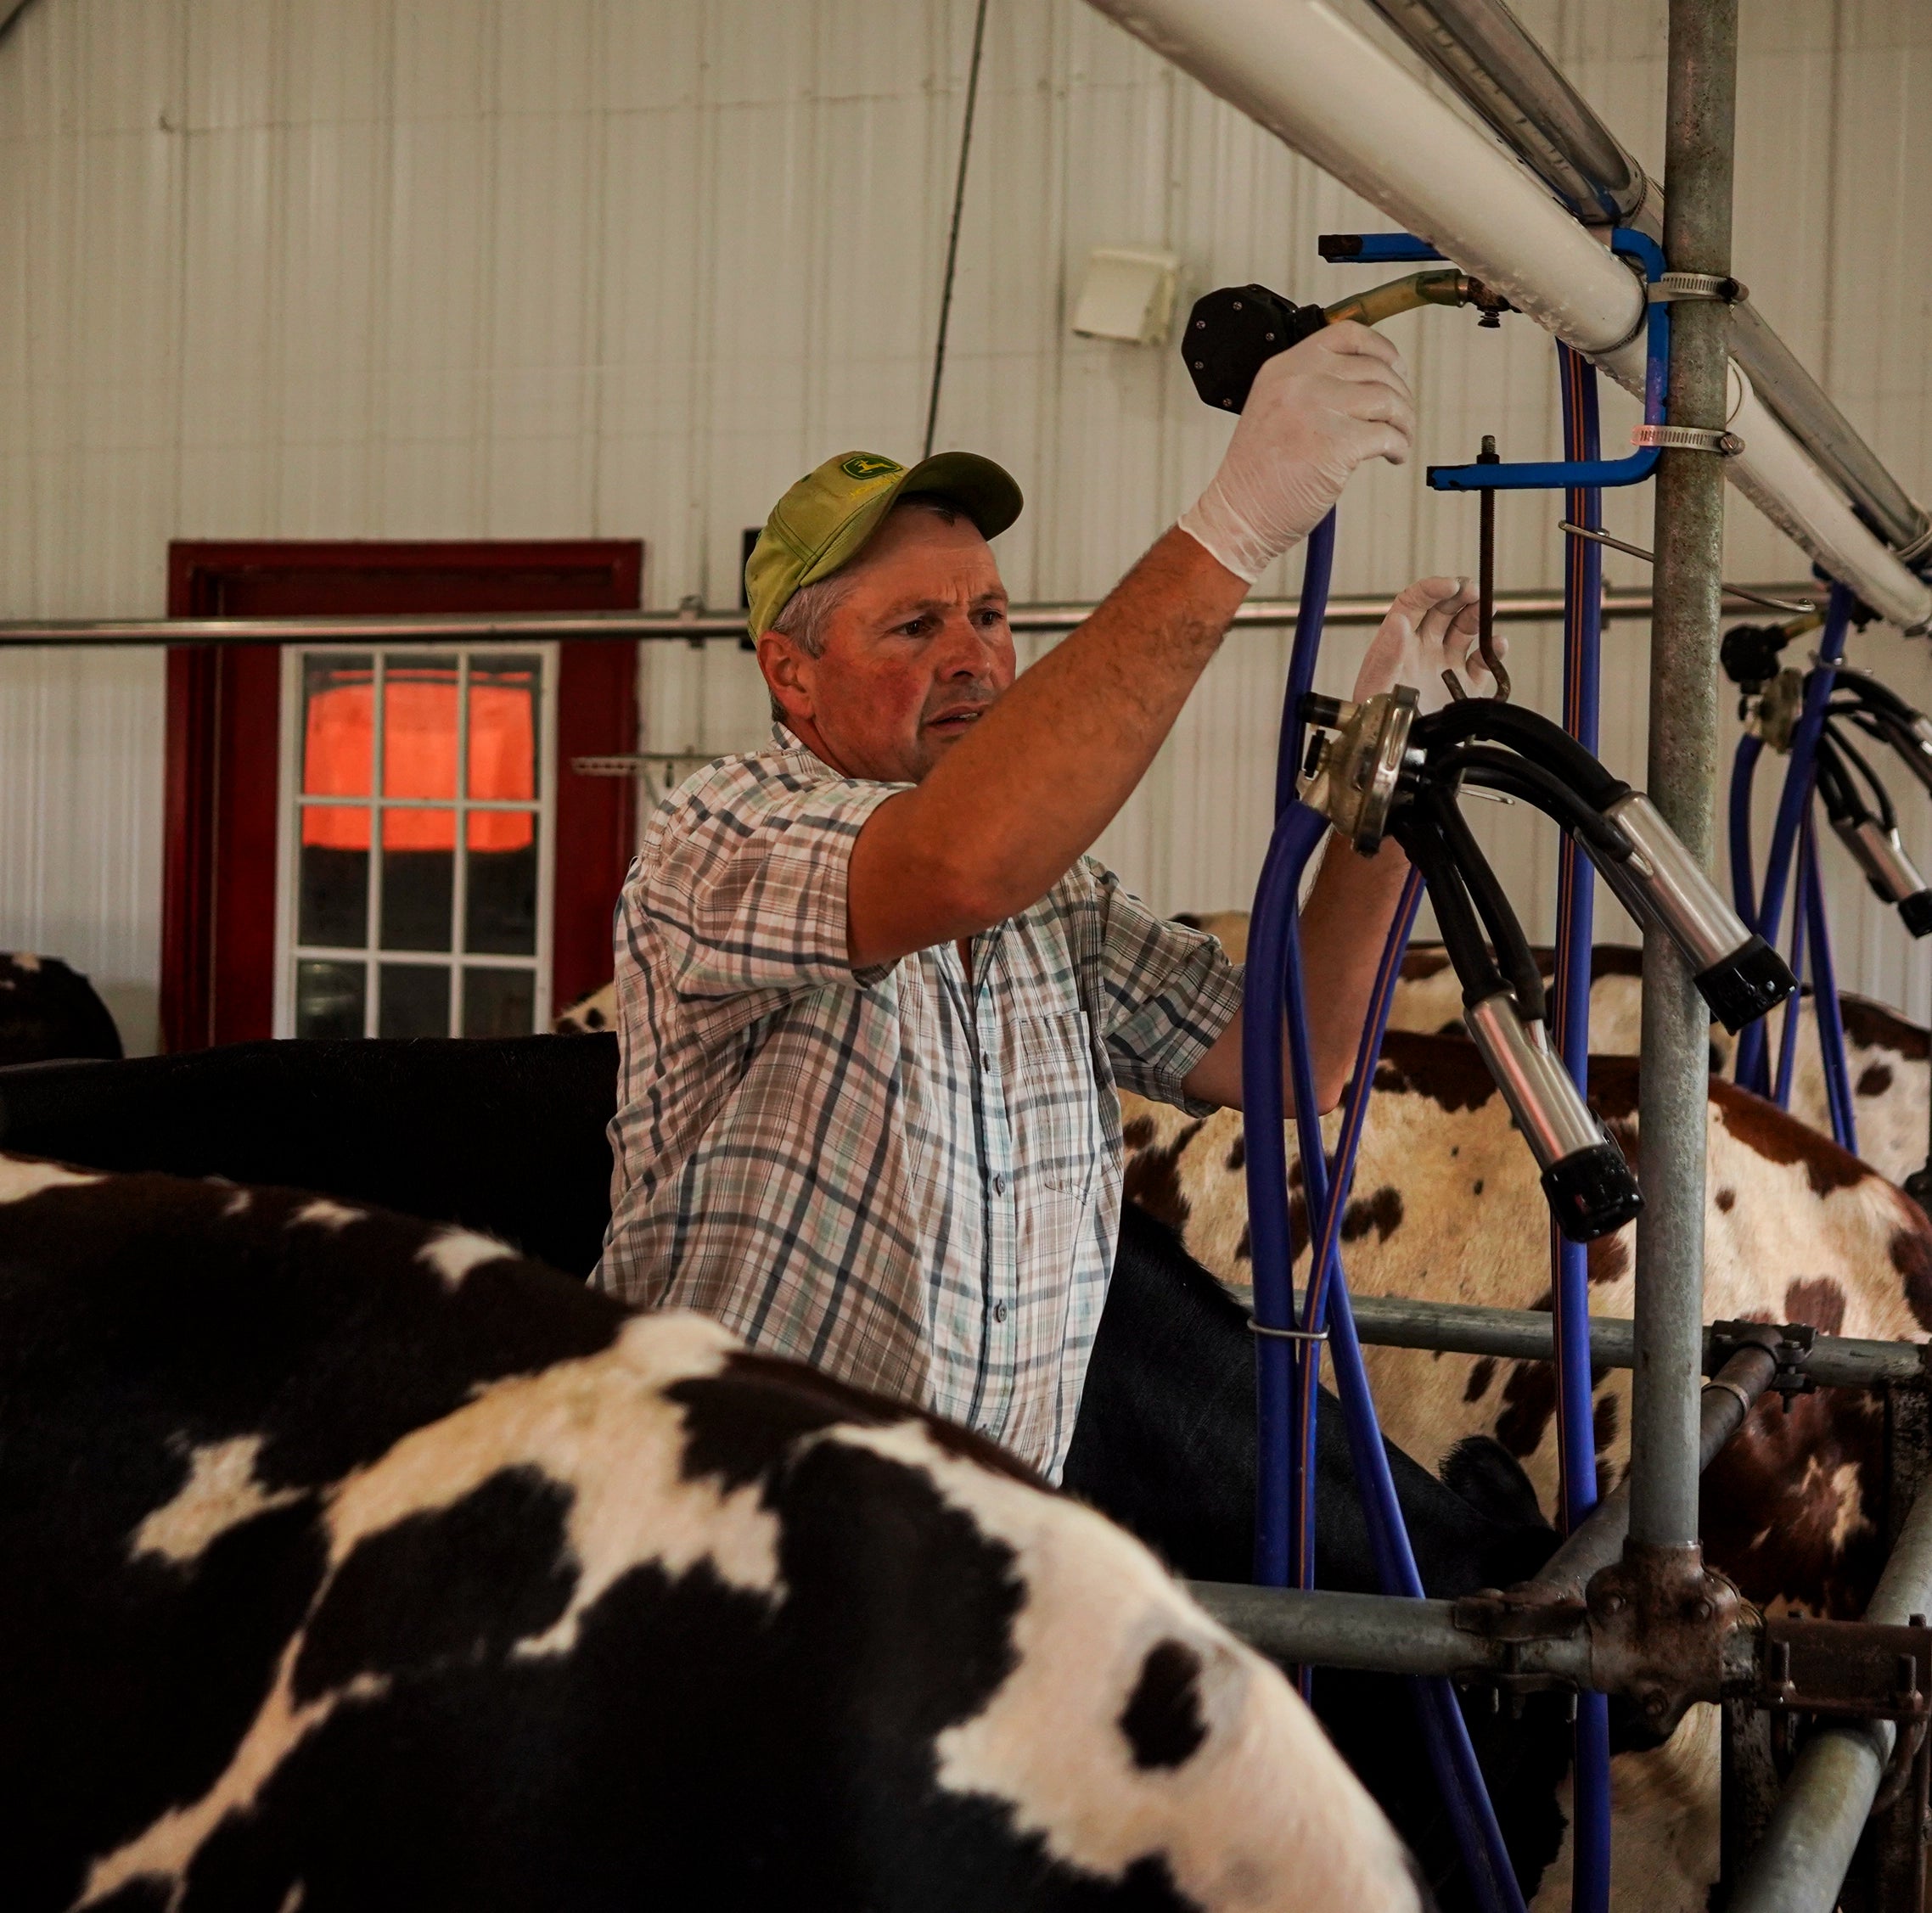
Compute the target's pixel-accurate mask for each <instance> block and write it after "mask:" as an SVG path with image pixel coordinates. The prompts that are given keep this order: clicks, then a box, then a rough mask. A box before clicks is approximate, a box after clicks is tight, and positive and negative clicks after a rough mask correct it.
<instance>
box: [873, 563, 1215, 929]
mask: <svg viewBox="0 0 1932 1913" xmlns="http://www.w3.org/2000/svg"><path fill="white" fill-rule="evenodd" d="M1246 591H1247V586H1245V585H1244V583H1243V581H1241V580H1240V579H1239V578H1237V577H1236V576H1235V575H1233V573H1232V572H1231V571H1229V570H1228V569H1227V568H1226V567H1225V566H1224V565H1222V564H1219V563H1218V562H1217V561H1216V559H1215V558H1212V557H1210V555H1209V553H1207V552H1206V551H1205V550H1204V549H1203V548H1202V547H1200V546H1199V544H1197V543H1196V542H1195V541H1194V540H1193V539H1192V538H1191V537H1189V536H1188V534H1187V533H1186V532H1184V531H1180V530H1172V531H1170V532H1168V533H1167V534H1166V536H1165V537H1163V538H1162V539H1160V541H1159V542H1158V543H1156V544H1155V545H1154V547H1153V549H1152V550H1150V551H1149V553H1148V554H1147V555H1146V557H1144V558H1142V560H1141V561H1140V563H1139V564H1137V565H1136V566H1135V567H1134V569H1132V571H1131V572H1129V573H1128V574H1127V575H1126V578H1124V579H1123V580H1122V581H1120V584H1119V585H1118V586H1115V589H1114V591H1113V592H1111V593H1110V594H1109V597H1107V598H1106V599H1105V601H1104V603H1102V604H1101V605H1100V606H1099V608H1098V609H1097V610H1096V611H1095V612H1094V614H1093V615H1092V617H1091V618H1089V619H1088V620H1087V621H1086V623H1085V624H1083V625H1081V626H1080V627H1079V629H1078V630H1076V631H1074V632H1073V633H1072V634H1071V635H1070V636H1069V637H1067V638H1066V639H1065V640H1064V642H1062V643H1061V644H1059V646H1058V647H1057V648H1055V649H1054V650H1053V651H1052V652H1050V653H1048V654H1047V656H1046V657H1044V658H1042V659H1041V660H1040V662H1039V663H1038V664H1036V665H1034V666H1033V668H1032V669H1031V670H1029V671H1026V672H1025V673H1024V674H1023V675H1022V676H1020V677H1019V679H1018V680H1017V681H1016V682H1015V683H1014V687H1013V688H1012V689H1011V690H1010V691H1008V693H1007V694H1006V695H1005V696H1004V697H1003V698H1001V699H1000V700H999V702H998V703H997V704H996V705H995V706H994V707H993V708H992V709H991V710H989V711H988V712H987V713H986V715H985V716H984V717H982V718H981V719H980V721H979V722H978V723H977V724H976V725H975V726H974V727H973V729H972V731H971V732H969V734H968V735H967V736H966V737H964V738H962V739H961V740H960V741H959V743H958V744H956V745H955V746H954V747H953V748H952V750H951V751H949V752H948V753H947V754H946V756H945V757H944V758H943V759H941V761H940V762H939V763H938V764H937V765H935V766H934V768H933V771H932V772H931V774H930V775H929V777H927V778H926V780H925V782H924V783H922V784H921V785H920V786H919V787H918V788H917V789H916V790H912V791H908V792H907V793H906V794H904V795H903V796H901V797H897V798H895V799H892V800H891V801H890V802H889V803H887V804H884V805H880V807H879V810H878V811H875V812H874V813H873V816H872V817H871V818H870V819H869V820H868V822H867V824H866V826H865V828H864V829H863V830H862V832H861V833H860V836H859V839H858V842H857V843H856V844H855V845H854V847H853V851H852V866H851V880H852V885H853V890H854V904H853V908H852V912H851V915H852V944H853V947H852V951H851V956H852V960H853V962H856V963H875V962H888V961H890V960H891V959H892V958H894V957H896V956H903V955H905V954H906V953H907V951H913V950H921V949H924V948H926V947H928V946H929V945H932V944H935V943H939V942H943V941H947V940H951V939H953V938H956V937H962V936H969V935H973V934H976V933H977V932H979V931H980V930H983V929H985V928H988V927H989V926H990V925H991V924H993V923H998V922H1000V921H1001V920H1002V919H1003V918H1004V917H1009V916H1012V915H1014V913H1016V912H1019V911H1021V910H1024V909H1025V908H1027V907H1028V906H1030V905H1031V904H1033V903H1035V902H1036V901H1037V900H1039V899H1040V898H1041V897H1042V896H1044V895H1046V893H1047V891H1048V890H1049V889H1052V888H1053V885H1054V884H1056V883H1058V882H1059V879H1060V878H1061V877H1062V876H1064V874H1065V872H1067V870H1068V869H1069V868H1070V867H1071V866H1072V864H1073V862H1074V861H1075V859H1076V858H1077V857H1078V856H1080V855H1081V852H1082V851H1084V850H1087V848H1088V846H1089V845H1090V844H1092V842H1093V840H1094V839H1096V838H1097V837H1098V836H1099V834H1100V833H1101V832H1102V831H1103V830H1104V829H1105V828H1106V827H1107V825H1108V824H1109V822H1112V821H1113V819H1114V817H1115V816H1116V815H1117V814H1118V812H1119V811H1120V807H1121V805H1124V804H1125V803H1126V800H1127V799H1128V798H1129V797H1130V796H1131V795H1132V794H1133V790H1134V787H1135V786H1136V785H1137V783H1139V782H1140V780H1141V778H1142V777H1143V775H1145V773H1146V771H1147V767H1148V766H1149V764H1150V763H1151V762H1152V761H1153V760H1154V754H1155V752H1156V751H1158V750H1159V749H1160V745H1161V743H1162V742H1163V741H1164V740H1165V738H1166V736H1167V733H1168V732H1169V731H1171V729H1172V728H1173V725H1174V720H1175V719H1176V717H1177V716H1178V715H1179V714H1180V710H1181V707H1182V704H1185V703H1186V701H1187V698H1188V693H1189V692H1190V691H1192V690H1193V687H1194V686H1195V684H1196V683H1197V682H1199V678H1200V675H1201V673H1202V671H1203V670H1205V669H1206V668H1207V665H1208V662H1209V660H1210V659H1211V658H1212V657H1213V656H1214V654H1215V652H1216V649H1217V648H1219V646H1220V643H1221V641H1222V637H1223V636H1224V635H1225V634H1226V632H1227V626H1228V622H1229V620H1231V619H1232V618H1233V614H1234V611H1235V609H1236V607H1237V606H1238V604H1239V603H1240V602H1241V600H1242V598H1243V597H1244V595H1245V593H1246Z"/></svg>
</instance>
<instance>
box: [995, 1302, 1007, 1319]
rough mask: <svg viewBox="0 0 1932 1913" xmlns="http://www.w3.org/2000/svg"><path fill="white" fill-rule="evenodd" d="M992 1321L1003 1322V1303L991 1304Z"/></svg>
mask: <svg viewBox="0 0 1932 1913" xmlns="http://www.w3.org/2000/svg"><path fill="white" fill-rule="evenodd" d="M993 1320H994V1321H1005V1320H1006V1304H1005V1303H1003V1302H996V1303H994V1304H993Z"/></svg>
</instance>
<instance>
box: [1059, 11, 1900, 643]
mask: <svg viewBox="0 0 1932 1913" xmlns="http://www.w3.org/2000/svg"><path fill="white" fill-rule="evenodd" d="M1091 3H1092V5H1093V6H1095V7H1096V8H1098V10H1099V11H1101V12H1103V13H1104V14H1108V15H1109V17H1110V18H1111V19H1113V20H1116V21H1118V22H1119V24H1120V25H1121V26H1123V27H1124V28H1126V31H1129V32H1130V33H1132V34H1133V35H1135V36H1137V38H1139V39H1141V40H1143V41H1145V42H1147V43H1148V44H1149V46H1151V47H1152V48H1154V50H1155V51H1156V52H1157V53H1160V54H1161V55H1163V56H1164V57H1165V58H1166V59H1170V60H1172V61H1173V62H1174V63H1175V64H1176V65H1178V66H1180V67H1182V69H1184V70H1186V71H1188V73H1191V74H1192V75H1193V76H1194V77H1195V78H1196V79H1198V80H1199V81H1201V82H1202V84H1203V85H1205V87H1208V88H1209V89H1210V91H1211V92H1213V93H1216V94H1218V95H1219V96H1220V97H1221V98H1223V99H1225V100H1227V101H1228V102H1229V103H1230V104H1232V105H1233V106H1234V107H1236V108H1237V109H1239V110H1240V111H1242V112H1244V113H1245V114H1247V115H1248V116H1249V117H1250V119H1253V120H1255V121H1257V122H1258V123H1259V124H1260V125H1261V126H1265V127H1266V128H1267V129H1268V130H1269V131H1270V132H1273V133H1275V134H1276V135H1277V136H1278V137H1280V138H1281V139H1283V141H1285V142H1286V143H1288V144H1289V145H1290V146H1292V147H1294V148H1295V149H1296V150H1297V151H1299V152H1300V153H1303V154H1306V155H1307V157H1308V158H1310V159H1311V160H1314V161H1315V162H1316V163H1317V165H1320V166H1322V167H1323V169H1324V170H1325V171H1328V172H1329V173H1331V174H1333V175H1334V177H1336V178H1337V179H1339V181H1341V182H1342V183H1343V184H1344V185H1345V186H1347V187H1349V188H1351V189H1352V190H1353V191H1355V192H1356V193H1357V194H1360V195H1361V196H1362V198H1364V199H1367V200H1368V202H1369V203H1370V204H1371V205H1374V206H1376V207H1377V208H1379V210H1380V211H1381V212H1382V213H1384V215H1385V216H1387V217H1388V218H1389V219H1390V220H1391V221H1392V222H1395V224H1396V226H1397V227H1400V228H1401V230H1402V231H1403V232H1406V233H1412V234H1414V235H1415V236H1416V237H1418V238H1421V239H1424V240H1425V241H1426V242H1427V243H1428V244H1430V245H1431V246H1433V247H1435V250H1437V251H1438V252H1440V253H1441V255H1443V256H1444V258H1445V259H1446V260H1449V261H1452V262H1453V263H1454V264H1455V265H1456V266H1457V267H1459V268H1460V269H1461V270H1462V271H1463V272H1466V273H1469V274H1470V275H1471V276H1472V277H1474V278H1479V279H1480V280H1481V281H1482V282H1483V283H1484V284H1485V285H1486V287H1488V288H1489V289H1491V291H1493V292H1495V293H1497V294H1500V295H1502V297H1503V298H1505V299H1507V300H1508V301H1509V303H1510V304H1511V305H1512V306H1514V307H1515V308H1516V309H1517V310H1518V311H1520V312H1523V313H1525V314H1527V315H1528V316H1529V317H1530V318H1532V319H1534V320H1535V321H1536V323H1537V324H1539V325H1541V326H1542V327H1544V328H1546V329H1547V330H1548V331H1550V332H1553V333H1554V334H1556V336H1557V337H1558V338H1559V339H1562V340H1563V341H1564V343H1565V344H1566V345H1570V346H1571V347H1572V348H1574V349H1575V351H1580V352H1582V353H1584V354H1586V355H1587V356H1588V357H1589V358H1590V359H1592V361H1593V362H1595V363H1596V364H1598V365H1599V366H1601V367H1603V370H1604V371H1606V372H1607V373H1609V374H1610V376H1611V377H1612V378H1614V379H1616V380H1617V381H1618V382H1619V383H1620V384H1623V385H1625V386H1626V388H1627V389H1629V390H1632V391H1640V390H1642V386H1643V374H1644V369H1645V354H1644V346H1643V333H1644V325H1643V320H1644V316H1645V311H1646V296H1645V289H1644V287H1643V283H1641V282H1640V281H1639V280H1637V278H1635V277H1634V276H1633V275H1632V272H1631V271H1630V270H1629V268H1628V267H1627V266H1626V265H1625V264H1623V263H1622V262H1621V261H1619V260H1617V259H1616V258H1615V257H1613V256H1612V255H1611V254H1610V253H1609V250H1607V249H1606V248H1605V247H1604V246H1603V244H1601V243H1600V241H1599V239H1598V238H1597V237H1596V236H1595V235H1594V234H1593V233H1591V232H1590V231H1589V230H1588V229H1587V227H1584V226H1583V225H1582V224H1581V223H1580V222H1578V221H1577V219H1576V218H1575V216H1574V215H1573V214H1571V213H1570V210H1568V208H1567V207H1566V206H1564V205H1562V204H1560V203H1559V200H1558V199H1556V198H1555V197H1553V194H1551V192H1550V189H1549V188H1547V186H1546V185H1545V184H1544V183H1543V182H1542V180H1541V178H1539V177H1537V176H1536V175H1535V174H1534V173H1533V172H1531V171H1529V170H1528V169H1527V168H1525V166H1523V165H1519V164H1517V163H1516V162H1515V161H1514V160H1512V159H1511V158H1510V157H1509V155H1508V154H1507V153H1505V152H1504V151H1502V149H1499V148H1498V146H1497V143H1496V142H1495V140H1494V139H1493V138H1492V137H1490V135H1489V134H1488V132H1486V131H1485V130H1484V129H1482V128H1481V127H1480V126H1476V125H1473V124H1471V123H1470V121H1469V119H1468V118H1466V117H1465V116H1464V115H1463V114H1462V113H1461V112H1459V111H1457V109H1455V108H1453V107H1452V106H1451V105H1449V104H1447V103H1446V101H1444V100H1442V99H1440V98H1437V97H1436V96H1435V93H1432V92H1431V91H1430V90H1429V87H1427V86H1426V85H1425V84H1424V82H1423V81H1421V80H1420V79H1418V77H1417V76H1415V75H1414V74H1413V73H1412V72H1410V71H1409V70H1407V68H1406V67H1404V66H1403V65H1401V63H1400V62H1399V61H1397V60H1396V59H1394V58H1393V57H1392V56H1391V55H1390V54H1389V53H1386V52H1384V50H1383V48H1380V47H1379V46H1378V45H1376V44H1375V43H1374V42H1372V41H1371V40H1369V39H1368V37H1367V36H1365V35H1364V34H1363V33H1362V32H1361V31H1358V30H1357V29H1356V27H1355V26H1354V25H1351V23H1350V22H1348V21H1347V20H1344V19H1342V18H1341V16H1340V15H1339V14H1337V13H1336V12H1335V11H1334V9H1333V8H1330V7H1328V6H1325V5H1323V3H1322V0H1091ZM1731 289H1734V288H1731ZM1660 290H1661V292H1662V294H1663V295H1665V296H1676V297H1682V298H1694V297H1700V296H1702V297H1709V296H1715V292H1714V289H1713V288H1711V287H1708V286H1705V285H1702V284H1701V283H1699V284H1694V285H1693V284H1685V285H1679V286H1673V285H1671V284H1670V283H1666V284H1665V286H1664V287H1663V288H1661V289H1660ZM1732 386H1733V403H1732V406H1731V410H1730V417H1729V418H1728V420H1727V421H1726V422H1725V423H1726V424H1727V426H1728V429H1729V435H1730V437H1731V438H1732V439H1733V440H1735V441H1737V442H1738V445H1740V446H1741V447H1742V449H1741V450H1736V451H1734V452H1732V453H1731V455H1729V456H1727V457H1726V459H1725V467H1726V469H1727V473H1728V474H1729V476H1730V477H1731V478H1732V479H1733V480H1734V481H1735V482H1736V484H1737V485H1738V487H1739V489H1740V490H1741V491H1744V494H1745V496H1747V497H1749V499H1750V500H1751V502H1753V503H1754V504H1755V505H1756V506H1757V508H1759V509H1760V510H1761V511H1762V512H1763V513H1765V514H1766V516H1767V517H1769V518H1770V519H1772V522H1773V523H1774V524H1775V525H1778V527H1779V528H1780V529H1781V530H1784V531H1785V532H1786V533H1787V534H1789V536H1791V537H1792V538H1793V539H1794V540H1795V541H1797V543H1798V544H1799V545H1800V547H1802V548H1803V549H1804V550H1806V552H1808V553H1810V554H1811V557H1812V558H1814V559H1816V560H1817V562H1818V563H1819V564H1821V565H1822V566H1823V567H1824V569H1826V570H1827V571H1828V572H1829V573H1830V574H1831V575H1832V576H1834V577H1835V578H1837V579H1839V580H1840V581H1842V582H1844V583H1845V584H1847V585H1850V586H1851V587H1852V588H1853V589H1854V590H1856V592H1857V593H1858V595H1859V596H1860V597H1862V598H1863V599H1864V601H1865V602H1866V603H1867V604H1869V605H1870V606H1872V608H1873V609H1874V610H1876V611H1877V612H1878V613H1879V614H1880V615H1881V616H1882V617H1884V618H1887V619H1889V620H1891V621H1892V622H1894V623H1895V624H1897V625H1898V626H1901V629H1904V630H1906V631H1911V632H1920V631H1926V630H1929V629H1932V585H1928V584H1927V583H1926V581H1924V579H1923V578H1921V577H1919V576H1918V574H1917V573H1916V572H1914V571H1913V570H1912V569H1909V568H1908V567H1907V564H1904V563H1903V562H1901V558H1900V556H1899V554H1898V553H1895V551H1894V550H1893V549H1892V547H1890V545H1888V544H1886V543H1885V542H1884V541H1883V540H1882V539H1881V538H1880V537H1879V536H1878V535H1877V534H1875V533H1874V532H1873V531H1872V530H1870V529H1869V528H1868V526H1867V524H1866V522H1865V521H1864V519H1862V518H1861V517H1860V516H1859V515H1858V514H1857V513H1856V511H1855V510H1854V509H1853V507H1852V504H1851V499H1850V496H1849V495H1848V494H1847V493H1846V492H1845V491H1842V490H1840V489H1839V485H1837V484H1835V483H1834V481H1833V480H1830V479H1828V478H1827V477H1826V475H1825V474H1824V472H1823V471H1822V469H1821V468H1820V466H1819V465H1818V464H1817V463H1814V462H1813V459H1812V457H1811V455H1810V454H1809V453H1808V452H1806V450H1805V449H1803V448H1801V447H1800V444H1799V441H1798V440H1797V439H1796V438H1794V436H1793V435H1792V434H1791V432H1790V431H1789V429H1787V428H1786V426H1785V425H1784V424H1783V422H1782V420H1781V419H1780V418H1779V417H1778V415H1777V414H1776V413H1774V412H1773V411H1772V408H1771V407H1770V405H1769V404H1768V402H1766V401H1765V400H1764V399H1763V398H1761V396H1760V395H1759V394H1758V393H1757V392H1756V391H1755V390H1753V388H1752V382H1751V380H1750V379H1749V376H1748V374H1747V373H1745V371H1744V368H1743V367H1742V366H1741V365H1739V366H1737V367H1735V368H1734V370H1733V376H1732ZM1821 456H1822V454H1821Z"/></svg>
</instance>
